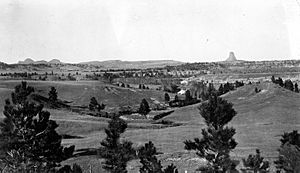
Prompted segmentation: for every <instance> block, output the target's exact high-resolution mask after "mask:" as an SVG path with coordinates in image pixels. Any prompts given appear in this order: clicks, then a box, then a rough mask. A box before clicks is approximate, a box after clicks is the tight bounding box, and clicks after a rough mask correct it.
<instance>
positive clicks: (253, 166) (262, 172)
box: [243, 149, 269, 173]
mask: <svg viewBox="0 0 300 173" xmlns="http://www.w3.org/2000/svg"><path fill="white" fill-rule="evenodd" d="M243 164H244V167H245V168H244V169H243V170H244V171H253V172H254V173H257V172H259V173H267V172H269V162H268V161H264V158H263V157H261V155H260V151H259V150H258V149H257V150H256V154H255V155H252V154H250V155H249V156H248V158H247V159H243Z"/></svg>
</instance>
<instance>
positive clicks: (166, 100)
mask: <svg viewBox="0 0 300 173" xmlns="http://www.w3.org/2000/svg"><path fill="white" fill-rule="evenodd" d="M169 101H170V96H169V94H168V93H165V102H169Z"/></svg>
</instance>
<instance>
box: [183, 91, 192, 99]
mask: <svg viewBox="0 0 300 173" xmlns="http://www.w3.org/2000/svg"><path fill="white" fill-rule="evenodd" d="M190 100H193V97H192V95H191V91H190V90H186V92H185V101H190Z"/></svg>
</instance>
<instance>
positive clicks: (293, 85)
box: [271, 76, 299, 93]
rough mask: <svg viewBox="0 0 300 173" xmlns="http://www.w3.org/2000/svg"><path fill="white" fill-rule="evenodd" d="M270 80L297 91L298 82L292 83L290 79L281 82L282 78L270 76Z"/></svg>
mask: <svg viewBox="0 0 300 173" xmlns="http://www.w3.org/2000/svg"><path fill="white" fill-rule="evenodd" d="M271 81H272V82H273V83H275V84H278V85H279V86H281V87H284V88H285V89H288V90H290V91H294V92H296V93H299V88H298V84H297V83H296V82H295V84H293V82H292V81H291V80H290V79H287V80H285V81H284V82H283V80H282V79H281V78H280V77H278V79H275V77H274V76H272V77H271Z"/></svg>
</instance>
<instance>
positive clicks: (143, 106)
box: [139, 99, 150, 116]
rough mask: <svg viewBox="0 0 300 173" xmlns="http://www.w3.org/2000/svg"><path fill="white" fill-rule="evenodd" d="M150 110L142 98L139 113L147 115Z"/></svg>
mask: <svg viewBox="0 0 300 173" xmlns="http://www.w3.org/2000/svg"><path fill="white" fill-rule="evenodd" d="M149 112H150V107H149V104H148V102H147V100H146V99H143V100H142V102H141V104H140V108H139V113H140V114H142V115H145V116H146V115H147V114H148V113H149Z"/></svg>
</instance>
